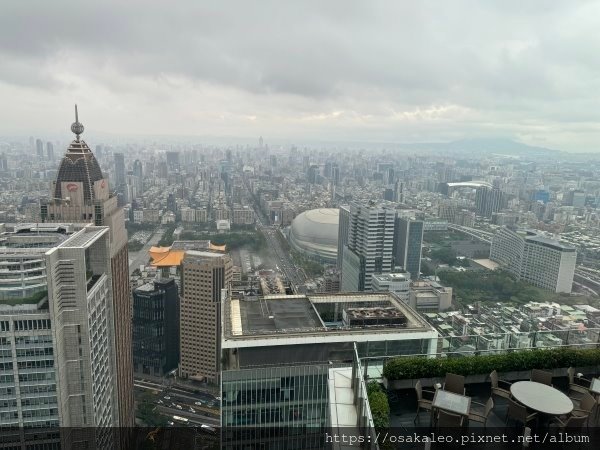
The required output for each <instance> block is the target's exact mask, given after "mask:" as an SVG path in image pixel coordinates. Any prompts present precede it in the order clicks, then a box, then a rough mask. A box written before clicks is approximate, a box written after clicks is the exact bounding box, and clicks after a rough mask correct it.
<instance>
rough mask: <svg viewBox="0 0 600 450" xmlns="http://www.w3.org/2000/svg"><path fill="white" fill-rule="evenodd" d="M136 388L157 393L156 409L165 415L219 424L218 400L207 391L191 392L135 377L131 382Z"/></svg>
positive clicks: (208, 423) (196, 421)
mask: <svg viewBox="0 0 600 450" xmlns="http://www.w3.org/2000/svg"><path fill="white" fill-rule="evenodd" d="M133 385H134V387H135V389H136V390H139V391H143V390H149V391H153V392H154V393H158V398H157V399H156V402H155V404H156V406H157V409H158V410H159V411H160V412H161V413H163V414H164V415H167V416H171V417H172V416H181V417H185V418H187V419H189V420H190V422H195V423H200V424H202V423H204V424H207V425H212V426H214V425H217V426H218V425H219V416H220V413H219V406H220V401H219V400H217V398H216V397H215V396H214V395H212V394H210V393H207V392H193V391H190V390H188V389H182V388H181V387H179V386H164V385H162V384H160V383H156V382H153V381H147V380H140V379H137V380H135V381H134V383H133Z"/></svg>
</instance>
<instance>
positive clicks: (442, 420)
mask: <svg viewBox="0 0 600 450" xmlns="http://www.w3.org/2000/svg"><path fill="white" fill-rule="evenodd" d="M464 420H465V417H464V416H461V415H460V414H452V413H449V412H446V411H444V410H442V409H440V410H439V411H438V414H437V426H438V428H453V427H462V426H463V424H464Z"/></svg>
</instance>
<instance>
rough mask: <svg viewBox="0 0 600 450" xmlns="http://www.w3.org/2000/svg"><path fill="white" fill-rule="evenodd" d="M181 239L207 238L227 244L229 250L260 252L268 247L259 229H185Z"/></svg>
mask: <svg viewBox="0 0 600 450" xmlns="http://www.w3.org/2000/svg"><path fill="white" fill-rule="evenodd" d="M180 239H181V240H190V241H199V240H207V241H210V242H212V243H213V244H215V245H225V246H226V247H227V250H228V251H231V250H238V249H240V248H247V249H249V250H251V251H254V252H260V251H262V250H264V249H266V247H267V241H266V240H265V237H264V236H263V235H262V234H261V233H259V232H257V231H254V232H229V233H218V234H212V233H211V234H209V233H203V232H196V231H184V232H183V233H181V236H180Z"/></svg>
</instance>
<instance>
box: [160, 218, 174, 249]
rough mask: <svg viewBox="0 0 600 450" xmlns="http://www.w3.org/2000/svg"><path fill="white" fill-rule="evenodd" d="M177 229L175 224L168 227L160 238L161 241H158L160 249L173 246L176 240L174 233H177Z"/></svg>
mask: <svg viewBox="0 0 600 450" xmlns="http://www.w3.org/2000/svg"><path fill="white" fill-rule="evenodd" d="M176 228H177V225H175V224H171V225H169V226H168V227H167V229H166V230H165V232H164V234H163V235H162V237H161V238H160V241H158V246H159V247H170V246H171V245H173V241H174V240H175V239H174V237H173V233H175V229H176Z"/></svg>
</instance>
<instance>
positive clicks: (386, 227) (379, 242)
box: [341, 202, 396, 292]
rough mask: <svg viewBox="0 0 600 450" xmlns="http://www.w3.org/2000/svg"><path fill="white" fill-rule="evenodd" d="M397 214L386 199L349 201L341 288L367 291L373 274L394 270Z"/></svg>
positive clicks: (351, 290)
mask: <svg viewBox="0 0 600 450" xmlns="http://www.w3.org/2000/svg"><path fill="white" fill-rule="evenodd" d="M395 217H396V212H395V210H394V209H393V208H392V207H391V206H390V205H387V204H384V203H382V204H377V203H375V202H369V203H368V204H366V205H361V204H358V203H353V204H351V205H350V221H349V227H348V241H347V244H346V245H345V246H344V249H343V252H342V288H341V290H342V291H346V292H356V291H368V290H370V289H371V277H372V275H373V274H375V273H382V272H390V271H391V270H392V263H393V245H394V219H395Z"/></svg>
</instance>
